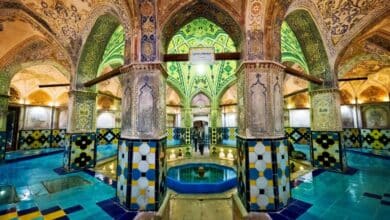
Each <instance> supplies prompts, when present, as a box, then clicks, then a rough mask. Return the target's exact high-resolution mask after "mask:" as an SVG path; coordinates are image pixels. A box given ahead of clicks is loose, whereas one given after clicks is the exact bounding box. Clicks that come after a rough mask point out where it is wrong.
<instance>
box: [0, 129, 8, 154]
mask: <svg viewBox="0 0 390 220" xmlns="http://www.w3.org/2000/svg"><path fill="white" fill-rule="evenodd" d="M6 142H7V132H5V131H0V161H2V160H4V159H5V146H6Z"/></svg>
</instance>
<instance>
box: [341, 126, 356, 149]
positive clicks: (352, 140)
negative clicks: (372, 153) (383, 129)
mask: <svg viewBox="0 0 390 220" xmlns="http://www.w3.org/2000/svg"><path fill="white" fill-rule="evenodd" d="M343 144H344V147H349V148H360V131H359V129H358V128H344V129H343Z"/></svg>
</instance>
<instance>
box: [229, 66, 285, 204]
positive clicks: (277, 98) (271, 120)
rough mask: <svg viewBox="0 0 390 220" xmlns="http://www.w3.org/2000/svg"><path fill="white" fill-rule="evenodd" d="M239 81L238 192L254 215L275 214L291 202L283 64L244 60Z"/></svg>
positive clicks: (239, 72) (239, 73) (239, 71)
mask: <svg viewBox="0 0 390 220" xmlns="http://www.w3.org/2000/svg"><path fill="white" fill-rule="evenodd" d="M237 74H238V75H237V77H238V90H237V97H238V116H239V118H238V122H239V123H238V137H237V148H238V149H237V154H238V161H237V163H238V167H237V175H238V184H239V185H238V193H239V196H240V198H241V201H242V202H243V204H244V205H245V207H246V208H247V209H248V210H249V211H275V210H278V209H281V208H283V207H284V206H286V205H287V203H288V202H289V200H290V169H289V163H288V150H287V142H286V140H287V139H286V137H285V134H284V127H283V94H282V90H283V78H284V72H283V66H282V65H280V64H279V63H276V62H272V61H254V62H244V63H243V64H242V65H241V67H240V69H239V70H238V72H237Z"/></svg>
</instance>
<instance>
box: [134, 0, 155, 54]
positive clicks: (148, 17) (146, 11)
mask: <svg viewBox="0 0 390 220" xmlns="http://www.w3.org/2000/svg"><path fill="white" fill-rule="evenodd" d="M138 2H139V7H140V9H139V10H140V12H141V32H142V38H141V61H155V60H156V59H157V36H156V29H157V25H156V1H155V0H139V1H138Z"/></svg>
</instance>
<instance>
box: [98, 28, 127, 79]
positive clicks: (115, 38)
mask: <svg viewBox="0 0 390 220" xmlns="http://www.w3.org/2000/svg"><path fill="white" fill-rule="evenodd" d="M124 56H125V32H124V28H123V26H122V25H119V26H118V27H117V28H116V30H115V31H114V33H113V34H112V36H111V38H110V40H109V42H108V44H107V46H106V49H105V51H104V54H103V59H102V61H101V63H100V65H99V69H98V74H99V75H100V74H101V73H102V70H103V69H104V68H105V67H107V66H111V67H113V65H114V66H117V64H120V65H123V64H124Z"/></svg>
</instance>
